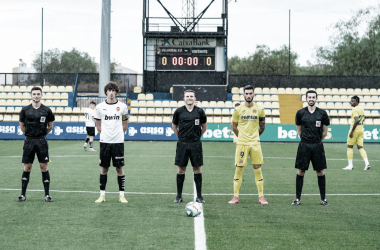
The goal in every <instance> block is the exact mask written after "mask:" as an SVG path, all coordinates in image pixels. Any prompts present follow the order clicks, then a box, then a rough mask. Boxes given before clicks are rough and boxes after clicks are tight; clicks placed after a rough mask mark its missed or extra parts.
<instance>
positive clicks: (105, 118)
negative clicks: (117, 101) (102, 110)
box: [104, 115, 120, 121]
mask: <svg viewBox="0 0 380 250" xmlns="http://www.w3.org/2000/svg"><path fill="white" fill-rule="evenodd" d="M104 120H106V121H107V120H120V116H118V115H113V116H111V115H105V116H104Z"/></svg>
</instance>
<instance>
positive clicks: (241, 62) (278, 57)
mask: <svg viewBox="0 0 380 250" xmlns="http://www.w3.org/2000/svg"><path fill="white" fill-rule="evenodd" d="M290 56H291V60H290V73H291V74H295V73H296V69H297V64H296V60H297V58H298V55H297V54H296V53H292V52H291V55H290ZM228 71H229V73H230V74H252V75H287V74H288V73H289V50H288V47H287V46H285V45H284V46H282V47H281V48H280V49H279V50H270V49H269V47H268V46H266V45H258V46H256V51H255V53H253V54H251V55H249V56H248V57H243V58H239V57H237V56H234V57H232V58H230V59H229V60H228Z"/></svg>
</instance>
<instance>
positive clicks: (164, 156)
mask: <svg viewBox="0 0 380 250" xmlns="http://www.w3.org/2000/svg"><path fill="white" fill-rule="evenodd" d="M134 156H136V155H125V157H134ZM141 156H142V157H155V158H173V157H174V156H173V155H139V157H141ZM54 157H56V158H74V157H99V155H95V154H93V155H50V158H54ZM0 158H20V159H21V155H8V156H7V155H0ZM203 158H223V159H235V156H234V155H232V156H225V155H220V156H219V155H204V156H203ZM264 159H281V160H295V159H296V157H295V156H294V157H270V156H269V157H264ZM326 160H328V161H347V158H344V159H339V158H327V159H326ZM353 161H363V160H362V159H353ZM370 161H371V162H373V161H376V162H378V161H380V160H370Z"/></svg>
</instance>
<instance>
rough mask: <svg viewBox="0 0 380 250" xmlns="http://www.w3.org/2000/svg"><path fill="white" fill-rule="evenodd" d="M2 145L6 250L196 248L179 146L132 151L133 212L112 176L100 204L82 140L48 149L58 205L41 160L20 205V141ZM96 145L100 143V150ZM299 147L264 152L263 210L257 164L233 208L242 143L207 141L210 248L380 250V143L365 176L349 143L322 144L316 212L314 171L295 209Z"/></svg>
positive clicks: (94, 164)
mask: <svg viewBox="0 0 380 250" xmlns="http://www.w3.org/2000/svg"><path fill="white" fill-rule="evenodd" d="M0 143H1V149H2V150H1V151H0V160H1V175H0V200H1V205H0V217H1V223H0V231H1V233H0V249H194V221H193V219H192V218H189V217H187V216H186V215H185V212H184V207H185V204H186V203H187V202H189V201H191V200H192V194H193V184H192V178H193V177H192V174H191V169H189V170H188V172H187V175H186V180H185V186H184V192H185V193H186V195H184V200H185V201H184V203H182V204H174V203H173V200H174V198H175V192H176V182H175V176H176V167H175V166H174V154H175V142H126V143H125V155H126V166H125V169H124V170H125V173H126V192H127V194H126V198H127V199H128V201H129V203H128V204H120V203H119V202H118V194H117V193H116V192H117V191H118V185H117V178H116V172H115V170H114V169H113V168H111V169H110V172H109V174H108V183H107V192H112V193H109V194H107V195H106V202H105V203H102V204H95V203H94V201H95V200H96V199H97V198H98V196H99V193H98V192H99V191H98V187H99V183H98V182H99V173H100V167H99V166H98V153H99V152H93V153H91V152H84V151H83V149H82V146H83V142H82V141H50V142H49V145H50V156H51V159H52V161H53V162H52V163H51V164H49V172H50V176H51V190H53V191H51V196H52V197H53V199H54V202H53V203H46V202H44V201H43V196H44V193H43V191H42V189H43V185H42V180H41V174H40V170H39V166H38V164H37V161H35V164H34V165H33V170H32V173H31V177H30V182H29V186H28V191H27V199H28V200H27V201H26V202H23V203H18V202H16V199H17V197H18V196H19V194H20V190H19V189H20V186H21V174H22V169H23V165H22V163H21V153H22V143H23V142H22V141H1V142H0ZM98 145H99V144H98V142H95V149H97V150H98V149H99V146H98ZM297 146H298V144H296V143H287V144H284V143H263V144H262V149H263V154H264V161H265V163H264V165H263V167H262V171H263V175H264V180H265V184H264V194H265V196H266V199H267V201H268V202H269V205H268V206H262V205H259V204H258V202H257V201H258V197H257V188H256V185H255V183H254V179H255V177H254V173H253V170H252V167H251V166H249V167H246V169H245V171H244V174H243V184H242V186H241V190H240V194H241V196H240V203H239V204H236V205H228V204H227V201H229V200H230V199H231V198H232V193H233V176H234V172H235V167H234V165H233V164H234V152H235V145H234V144H233V143H212V142H205V143H203V149H204V166H203V167H202V172H203V193H204V199H205V200H206V204H205V205H204V218H205V231H206V237H207V248H208V249H253V248H255V249H291V248H292V249H376V248H379V247H380V239H379V237H378V235H379V222H380V216H379V208H380V199H379V193H380V192H379V191H380V182H379V177H380V171H379V168H378V166H379V162H380V154H379V152H380V145H379V144H366V145H365V149H366V151H367V154H368V157H369V160H370V163H371V166H372V168H371V170H369V171H364V170H363V168H364V162H363V161H362V159H361V157H360V154H359V153H358V151H357V149H354V167H355V170H353V171H343V170H342V168H343V167H345V166H347V160H346V146H345V144H325V149H326V155H327V158H328V161H327V163H328V169H327V170H326V179H327V199H328V201H329V202H330V203H331V206H329V207H323V206H321V205H319V200H320V198H319V195H318V194H319V190H318V185H317V177H316V174H315V173H314V171H308V172H307V173H306V176H305V181H304V189H303V194H304V195H303V196H302V205H301V206H297V207H293V206H291V205H290V203H291V202H292V200H293V199H294V192H295V176H296V170H295V169H294V161H295V155H296V150H297ZM59 156H65V157H59ZM12 189H15V190H12ZM36 190H40V191H36ZM62 191H68V192H62ZM75 191H84V192H75ZM113 192H115V193H113ZM128 192H132V193H128ZM343 194H345V195H343ZM352 194H377V195H371V196H370V195H352Z"/></svg>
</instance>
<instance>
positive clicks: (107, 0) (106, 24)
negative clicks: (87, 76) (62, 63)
mask: <svg viewBox="0 0 380 250" xmlns="http://www.w3.org/2000/svg"><path fill="white" fill-rule="evenodd" d="M110 76H111V0H102V21H101V37H100V65H99V90H98V91H99V97H105V96H106V95H105V94H104V86H106V84H107V83H108V82H109V81H110Z"/></svg>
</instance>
